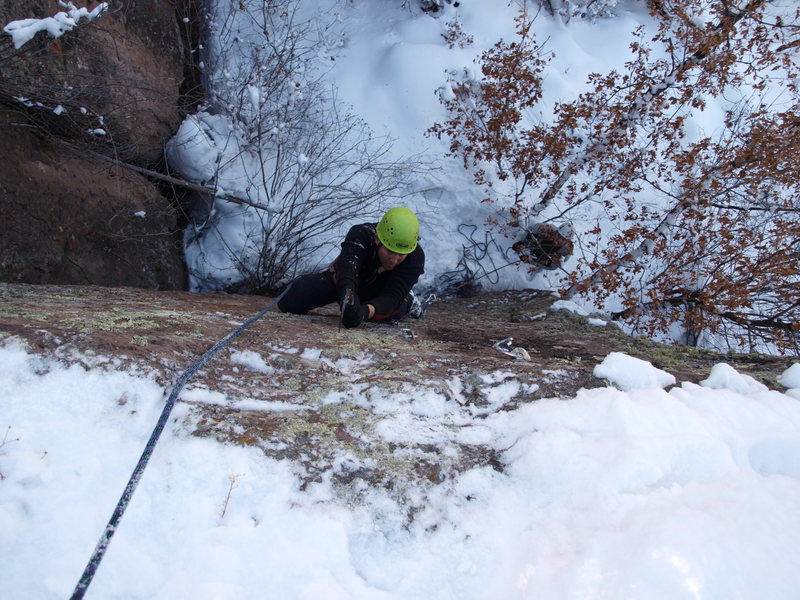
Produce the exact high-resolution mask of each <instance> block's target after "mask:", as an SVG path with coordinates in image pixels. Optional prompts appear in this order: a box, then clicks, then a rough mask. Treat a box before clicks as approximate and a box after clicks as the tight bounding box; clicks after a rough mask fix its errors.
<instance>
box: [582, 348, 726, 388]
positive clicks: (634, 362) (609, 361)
mask: <svg viewBox="0 0 800 600" xmlns="http://www.w3.org/2000/svg"><path fill="white" fill-rule="evenodd" d="M594 376H595V377H600V378H603V379H608V380H609V381H610V382H611V383H613V384H614V385H616V386H617V387H618V388H620V389H621V390H625V391H630V390H646V389H656V388H663V387H667V386H670V385H675V377H674V376H673V375H670V374H669V373H667V372H666V371H662V370H661V369H656V368H655V367H654V366H653V365H651V364H650V363H649V362H647V361H644V360H641V359H639V358H635V357H633V356H628V355H627V354H624V353H622V352H612V353H611V354H609V355H608V356H606V357H605V359H604V360H603V362H602V363H600V364H599V365H597V366H596V367H595V368H594ZM712 377H713V375H712ZM709 387H716V386H709ZM719 387H726V386H719Z"/></svg>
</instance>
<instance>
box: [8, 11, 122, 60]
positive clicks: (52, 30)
mask: <svg viewBox="0 0 800 600" xmlns="http://www.w3.org/2000/svg"><path fill="white" fill-rule="evenodd" d="M59 4H60V5H61V6H63V7H64V8H66V9H67V12H59V13H56V14H55V15H54V16H52V17H45V18H44V19H21V20H19V21H12V22H11V23H9V24H8V25H6V26H5V27H3V31H4V32H5V33H7V34H8V35H10V36H11V37H12V39H13V40H14V47H15V48H17V49H19V48H21V47H22V46H23V45H25V44H26V43H27V42H29V41H30V40H32V39H33V37H34V36H35V35H36V34H37V33H39V32H40V31H46V32H47V33H49V34H50V35H51V36H52V37H54V38H59V37H61V36H62V35H64V34H65V33H66V32H67V31H72V30H73V29H74V28H75V27H76V26H77V24H78V21H80V20H81V19H82V18H85V19H87V20H88V22H90V23H91V22H92V21H94V20H95V19H97V18H99V17H100V16H101V15H102V14H103V13H104V12H105V11H106V9H108V2H102V3H101V4H99V5H97V7H96V8H94V9H93V10H91V11H90V10H88V9H86V8H77V7H76V6H75V5H74V4H73V3H72V2H59Z"/></svg>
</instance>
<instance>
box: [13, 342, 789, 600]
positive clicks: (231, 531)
mask: <svg viewBox="0 0 800 600" xmlns="http://www.w3.org/2000/svg"><path fill="white" fill-rule="evenodd" d="M305 350H306V351H307V352H310V351H313V349H305ZM257 358H258V357H255V356H251V357H250V359H251V360H257ZM596 374H597V375H598V377H601V378H603V379H605V380H608V381H609V382H612V383H615V385H616V386H617V387H598V388H596V389H588V390H583V391H581V392H580V393H579V394H578V396H577V397H576V398H572V399H547V400H541V401H537V402H534V403H532V404H527V405H524V406H522V407H520V408H519V409H517V410H514V411H501V412H497V413H495V414H491V415H489V416H488V417H486V418H481V417H476V418H475V420H474V422H472V423H465V425H464V427H465V428H471V429H472V433H470V435H473V436H481V437H482V438H483V439H485V441H486V443H488V444H489V445H490V446H492V447H493V448H494V449H496V450H497V451H498V452H499V455H500V459H501V462H502V464H503V465H504V468H503V470H502V472H498V471H496V470H494V469H492V468H489V467H485V468H474V469H472V470H469V471H466V472H464V473H463V474H461V475H460V476H458V477H456V478H454V479H452V480H448V481H445V482H443V483H441V484H438V485H434V486H428V488H426V489H422V488H420V489H419V490H418V494H419V496H420V497H423V498H425V503H424V509H423V510H422V511H421V512H419V513H417V514H415V515H414V519H413V520H412V521H411V522H410V523H409V522H408V521H407V511H406V510H404V508H405V507H403V506H400V505H399V504H398V503H397V502H396V501H395V500H393V499H392V497H391V496H390V495H389V494H388V492H386V491H385V490H381V489H372V490H369V492H368V493H367V494H366V496H365V498H364V501H363V502H362V503H360V504H358V505H353V504H348V503H345V502H343V501H342V500H341V499H340V498H337V496H336V493H335V491H334V488H333V486H332V485H331V482H330V481H328V480H323V481H322V482H321V483H317V484H312V485H310V486H308V487H307V488H306V489H305V490H302V491H301V490H300V489H299V485H298V484H299V480H298V479H297V477H296V475H295V473H294V472H293V468H292V464H291V463H289V462H287V461H276V460H273V459H269V458H267V457H266V456H265V455H264V454H263V453H262V452H260V451H259V450H257V449H254V448H243V447H235V446H231V445H223V444H220V443H218V442H215V441H213V440H210V439H199V438H196V437H192V436H190V435H188V431H187V430H186V429H185V428H184V426H182V425H181V424H180V423H182V422H183V419H182V418H181V417H182V416H185V412H184V411H186V410H187V408H186V405H185V404H182V403H178V405H177V408H176V411H175V413H174V417H175V418H173V419H171V420H170V424H169V425H168V427H167V429H166V432H165V434H164V436H163V438H162V440H161V442H160V443H159V445H158V446H157V448H156V451H155V454H154V455H153V458H152V460H151V462H150V466H149V467H148V469H147V470H146V471H145V474H144V477H143V478H142V480H141V483H140V485H139V487H138V489H137V491H136V493H135V494H134V496H133V500H132V501H131V503H130V505H129V507H128V510H127V512H126V514H125V516H124V517H123V519H122V522H121V523H120V526H119V529H118V531H117V534H116V536H115V537H114V538H113V540H112V542H111V545H110V547H109V550H108V552H107V554H106V556H105V558H104V560H103V562H102V563H101V565H100V568H99V570H98V573H97V576H96V577H95V579H94V582H93V583H92V585H91V587H90V588H89V592H88V594H87V597H89V598H131V599H133V598H142V599H144V598H146V599H153V598H165V599H166V598H170V599H172V598H204V599H205V598H208V599H212V598H213V599H215V600H219V599H222V598H230V599H237V600H238V599H241V598H280V599H306V600H310V599H319V600H331V599H353V598H365V599H366V598H370V599H398V600H400V599H402V600H410V599H412V598H413V599H417V598H431V599H447V598H452V599H456V598H458V599H487V600H489V599H491V600H496V599H499V598H502V599H510V598H536V599H573V598H575V599H577V598H597V599H599V598H614V599H618V598H637V599H664V600H679V599H682V598H685V599H694V600H696V599H700V598H702V599H705V600H708V599H720V600H730V599H732V598H739V599H753V600H755V599H759V600H760V599H765V598H769V599H770V600H781V599H785V600H790V599H794V598H796V597H797V590H798V589H800V570H798V568H797V565H798V564H800V511H798V510H797V507H798V506H800V364H794V365H793V366H791V367H790V368H788V369H787V370H786V371H785V373H783V374H782V375H781V378H780V383H781V385H782V386H784V387H786V388H789V390H788V391H783V392H782V391H776V390H768V389H766V388H765V387H764V386H763V385H761V384H759V383H757V382H755V381H754V380H752V379H751V378H749V377H747V376H744V375H741V374H739V373H737V372H736V371H734V370H733V369H732V368H731V367H729V366H727V365H724V364H720V365H718V366H717V367H715V368H714V369H713V371H712V372H711V373H709V377H708V379H706V380H704V381H702V382H699V384H698V383H690V382H682V383H680V385H679V386H677V387H673V388H672V389H671V390H670V391H665V390H664V389H662V388H661V387H660V386H662V385H668V384H669V383H670V381H671V376H669V375H668V374H666V373H664V372H663V371H658V370H656V369H654V368H653V367H652V366H651V365H650V364H649V363H647V362H643V361H638V360H636V359H632V358H631V357H627V356H625V355H623V354H619V353H614V354H612V355H609V356H608V357H607V358H606V360H605V361H603V363H602V364H601V365H599V366H598V368H597V373H596ZM508 383H509V380H505V381H504V385H505V384H508ZM598 385H599V386H602V381H601V380H600V379H598ZM0 389H2V390H3V399H2V403H0V427H2V430H0V474H2V475H1V477H2V478H1V479H0V530H1V531H2V532H3V535H2V536H0V556H2V557H3V560H2V561H0V580H1V581H2V582H3V584H2V595H3V597H5V598H25V599H26V600H32V599H40V598H42V599H44V598H64V597H67V596H68V595H69V593H71V591H72V589H73V587H74V586H75V584H76V583H77V580H78V578H79V577H80V574H81V572H82V571H83V568H84V566H85V564H86V561H87V560H88V558H89V556H90V555H91V553H92V551H93V550H94V547H95V544H96V543H97V540H98V538H99V535H100V533H101V531H102V530H103V528H104V526H105V524H106V522H107V520H108V518H109V517H110V515H111V511H112V510H113V507H114V505H115V504H116V501H117V499H118V497H119V494H120V493H121V492H122V489H123V488H124V486H125V483H126V482H127V479H128V477H129V476H130V473H131V471H132V469H133V467H134V465H135V464H136V461H137V459H138V457H139V454H140V453H141V451H142V449H143V448H144V445H145V442H146V441H147V438H148V436H149V434H150V431H151V429H152V427H153V426H154V424H155V422H156V420H157V418H158V415H159V413H160V411H161V408H162V405H163V401H164V393H165V390H162V389H160V388H159V386H158V385H156V384H155V383H154V382H153V381H152V380H149V379H148V378H147V377H143V376H141V375H135V374H132V373H126V372H120V371H115V370H113V369H101V368H97V369H93V370H91V371H86V370H85V369H84V368H83V367H81V366H77V365H73V366H64V365H63V364H61V363H58V362H55V361H52V360H46V359H43V358H42V357H40V356H37V355H36V354H34V353H32V352H31V351H30V350H28V349H26V348H25V347H23V346H22V344H21V343H19V342H17V341H14V340H13V339H11V340H8V339H7V340H5V342H4V343H3V345H2V347H1V348H0ZM406 391H407V392H408V393H407V394H404V395H402V396H397V395H395V396H392V397H391V398H388V397H383V396H380V397H379V396H376V395H375V394H366V393H365V391H364V389H363V386H360V387H359V388H358V389H356V388H354V389H353V390H352V393H353V396H359V397H360V402H363V403H366V404H367V405H369V406H372V407H373V408H374V409H375V411H376V412H377V413H378V414H383V415H384V421H385V423H386V427H385V428H384V429H385V430H386V435H390V436H395V437H399V438H405V439H409V438H413V437H414V436H422V437H425V438H426V439H428V440H429V441H430V443H433V444H436V443H440V444H442V445H445V444H446V443H447V439H445V438H442V439H441V440H437V439H436V436H437V431H445V428H444V427H441V426H440V425H441V424H444V423H447V424H451V423H452V422H453V419H455V418H456V417H458V418H463V414H464V413H463V410H462V407H461V406H460V405H458V403H456V402H453V401H451V400H450V401H449V400H447V399H446V398H445V397H444V396H441V395H438V394H436V393H434V392H432V391H430V390H417V391H416V392H415V391H414V390H413V388H409V389H408V390H406ZM398 398H405V400H398ZM398 401H400V402H402V404H396V403H397V402H398ZM392 403H395V404H394V405H393V404H392ZM400 414H402V415H405V417H407V418H402V419H401V418H397V417H398V415H400ZM437 424H438V425H439V426H437ZM379 429H380V428H379ZM412 494H413V490H412Z"/></svg>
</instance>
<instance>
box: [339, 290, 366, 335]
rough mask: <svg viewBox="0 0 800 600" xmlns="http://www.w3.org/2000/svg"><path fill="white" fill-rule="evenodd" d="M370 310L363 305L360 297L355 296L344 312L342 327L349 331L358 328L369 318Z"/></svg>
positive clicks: (346, 305)
mask: <svg viewBox="0 0 800 600" xmlns="http://www.w3.org/2000/svg"><path fill="white" fill-rule="evenodd" d="M368 311H369V309H368V308H367V307H366V306H362V305H361V301H360V300H359V299H358V296H356V295H355V294H353V296H352V298H351V299H350V301H349V302H348V303H347V304H345V306H344V310H342V325H343V326H344V327H346V328H347V329H352V328H353V327H358V326H359V325H361V323H362V322H363V321H364V319H366V318H367V314H368Z"/></svg>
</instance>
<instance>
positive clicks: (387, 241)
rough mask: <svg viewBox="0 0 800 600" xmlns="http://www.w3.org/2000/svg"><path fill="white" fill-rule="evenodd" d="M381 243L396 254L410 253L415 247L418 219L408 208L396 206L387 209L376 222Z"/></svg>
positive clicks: (417, 234)
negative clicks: (378, 221)
mask: <svg viewBox="0 0 800 600" xmlns="http://www.w3.org/2000/svg"><path fill="white" fill-rule="evenodd" d="M377 230H378V239H379V240H380V241H381V244H383V245H384V246H386V248H388V249H389V250H391V251H392V252H396V253H397V254H410V253H412V252H413V251H414V248H416V247H417V237H418V236H419V221H417V216H416V215H415V214H414V213H413V212H411V211H410V210H409V209H407V208H405V207H402V206H398V207H395V208H391V209H389V210H388V211H387V212H386V214H385V215H383V218H382V219H381V222H380V223H378V228H377Z"/></svg>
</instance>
